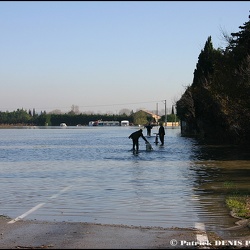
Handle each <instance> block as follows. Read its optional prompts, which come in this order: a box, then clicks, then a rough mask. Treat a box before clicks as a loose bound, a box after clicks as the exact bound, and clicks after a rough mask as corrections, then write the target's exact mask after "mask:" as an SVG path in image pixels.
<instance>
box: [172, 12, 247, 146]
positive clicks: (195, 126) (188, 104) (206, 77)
mask: <svg viewBox="0 0 250 250" xmlns="http://www.w3.org/2000/svg"><path fill="white" fill-rule="evenodd" d="M249 18H250V16H249ZM224 37H225V39H226V41H227V46H226V48H225V49H215V48H214V47H213V44H212V39H211V36H209V37H208V39H207V41H206V43H205V46H204V49H203V50H202V51H201V53H200V55H199V57H198V62H197V64H196V69H195V70H194V77H193V82H192V84H191V85H190V86H188V87H187V88H186V90H185V92H184V94H183V95H182V96H181V98H180V99H179V100H178V101H177V103H176V108H177V115H178V117H179V118H180V120H181V121H182V125H184V126H182V135H184V136H194V135H195V136H198V137H200V138H203V139H209V140H210V139H212V140H215V141H219V142H222V143H234V144H242V143H250V124H249V123H250V21H248V22H246V23H244V24H243V25H242V26H239V31H238V32H236V33H231V34H230V35H225V34H224Z"/></svg>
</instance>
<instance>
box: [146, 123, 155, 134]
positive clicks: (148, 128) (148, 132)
mask: <svg viewBox="0 0 250 250" xmlns="http://www.w3.org/2000/svg"><path fill="white" fill-rule="evenodd" d="M145 128H146V129H147V136H151V129H152V128H153V126H152V125H151V124H150V123H149V124H148V125H146V126H145Z"/></svg>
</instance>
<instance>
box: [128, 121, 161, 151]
mask: <svg viewBox="0 0 250 250" xmlns="http://www.w3.org/2000/svg"><path fill="white" fill-rule="evenodd" d="M145 128H146V129H147V136H149V137H150V136H151V130H152V128H153V126H152V125H151V124H150V123H149V124H147V125H146V126H145ZM157 135H158V136H159V139H160V142H161V145H160V146H163V145H164V137H165V128H164V127H163V123H162V122H161V123H160V127H159V129H158V133H156V136H157ZM140 137H141V138H142V139H143V140H144V141H145V143H146V144H148V145H150V143H149V141H148V140H147V139H146V137H145V136H144V135H143V132H142V129H139V130H138V131H136V132H133V133H132V134H131V135H130V136H129V137H128V138H129V139H132V141H133V148H132V149H133V151H136V152H138V150H139V138H140Z"/></svg>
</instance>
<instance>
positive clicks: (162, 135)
mask: <svg viewBox="0 0 250 250" xmlns="http://www.w3.org/2000/svg"><path fill="white" fill-rule="evenodd" d="M158 134H159V138H160V141H161V145H160V146H163V145H164V136H165V128H164V127H163V123H162V122H161V123H160V127H159V131H158Z"/></svg>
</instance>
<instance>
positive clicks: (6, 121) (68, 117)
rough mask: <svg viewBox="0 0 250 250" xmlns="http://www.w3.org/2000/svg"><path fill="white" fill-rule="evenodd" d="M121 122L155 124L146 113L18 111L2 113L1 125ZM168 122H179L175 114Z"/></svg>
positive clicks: (74, 124)
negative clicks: (109, 113)
mask: <svg viewBox="0 0 250 250" xmlns="http://www.w3.org/2000/svg"><path fill="white" fill-rule="evenodd" d="M97 120H103V121H119V122H121V121H122V120H128V121H129V122H130V123H131V124H134V125H138V124H141V125H142V124H147V123H148V122H155V121H154V120H153V119H152V117H151V116H149V115H147V114H145V113H144V112H141V111H140V112H136V113H133V112H132V113H131V114H130V115H126V114H122V115H115V114H113V115H108V114H74V113H73V112H69V113H65V114H47V113H46V111H44V112H41V114H36V113H35V111H34V110H33V112H31V110H29V111H27V110H24V109H17V110H16V111H13V112H8V111H7V112H0V124H2V125H33V126H46V125H47V126H59V125H60V124H61V123H66V124H67V125H68V126H76V125H78V124H81V125H83V126H86V125H89V122H90V121H97ZM164 120H165V116H162V117H161V119H160V121H164ZM167 121H169V122H174V121H179V119H178V117H177V116H176V115H174V114H170V115H167Z"/></svg>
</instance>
